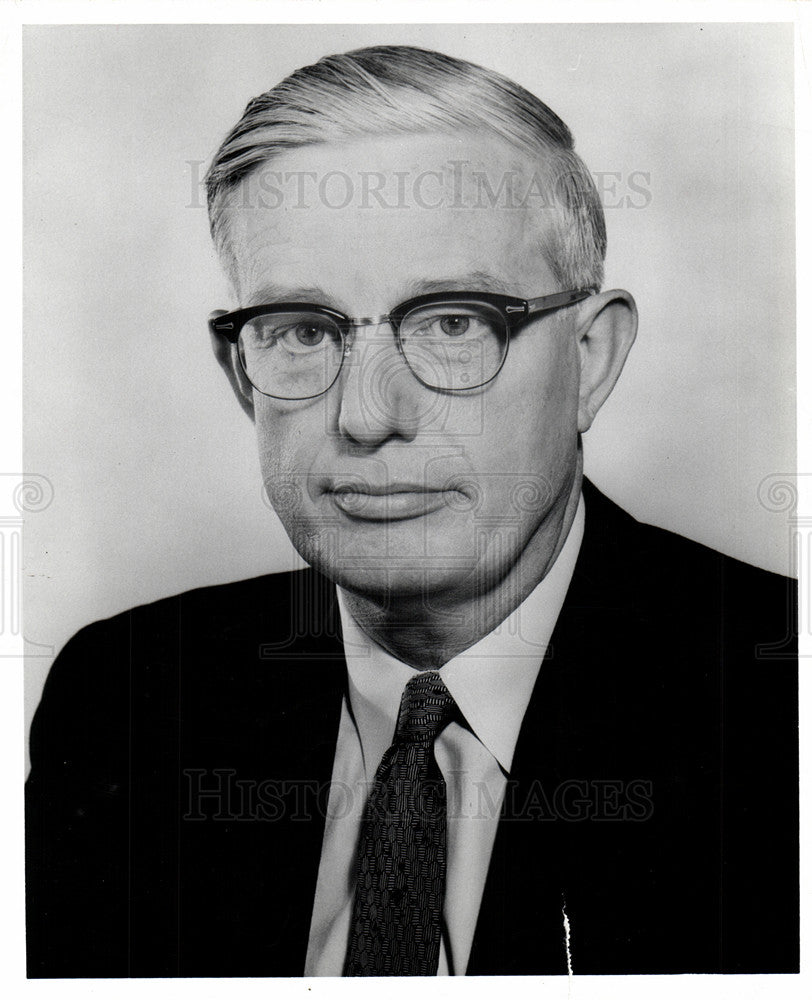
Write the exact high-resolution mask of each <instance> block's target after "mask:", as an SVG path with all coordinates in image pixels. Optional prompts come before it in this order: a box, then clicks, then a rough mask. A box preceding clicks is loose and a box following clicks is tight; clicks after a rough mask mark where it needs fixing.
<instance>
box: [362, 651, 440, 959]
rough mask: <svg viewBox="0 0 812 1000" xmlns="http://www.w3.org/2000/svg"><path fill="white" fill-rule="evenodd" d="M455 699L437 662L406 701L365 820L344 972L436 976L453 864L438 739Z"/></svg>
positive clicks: (410, 689)
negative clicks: (450, 864) (449, 858)
mask: <svg viewBox="0 0 812 1000" xmlns="http://www.w3.org/2000/svg"><path fill="white" fill-rule="evenodd" d="M454 707H455V705H454V699H453V698H452V697H451V695H450V694H449V692H448V690H447V688H446V686H445V684H443V682H442V680H441V678H440V675H439V674H438V673H437V671H435V670H430V671H425V672H423V673H419V674H416V675H415V676H414V677H413V678H412V679H411V680H410V681H409V683H408V684H407V685H406V688H405V690H404V692H403V697H402V699H401V703H400V714H399V717H398V724H397V729H396V731H395V742H394V743H393V744H392V746H391V747H389V749H388V750H387V751H386V753H385V754H384V755H383V759H382V761H381V764H380V767H379V768H378V770H377V773H376V775H375V783H374V786H373V789H372V792H371V793H370V796H369V799H368V801H367V805H366V809H365V812H364V818H363V820H362V823H361V840H360V845H359V852H358V865H357V869H356V873H357V882H356V888H355V901H354V905H353V918H352V924H351V930H350V943H349V948H348V950H347V959H346V962H345V965H344V975H345V976H433V975H436V974H437V963H438V961H439V955H440V920H441V916H442V910H443V897H444V894H445V872H446V787H445V781H444V780H443V776H442V774H441V773H440V769H439V768H438V766H437V761H436V760H435V759H434V740H435V737H436V736H437V734H438V733H439V732H440V731H441V730H442V729H443V728H444V727H445V726H446V725H447V724H448V723H449V721H450V720H451V714H452V711H453V710H454Z"/></svg>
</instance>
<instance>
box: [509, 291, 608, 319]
mask: <svg viewBox="0 0 812 1000" xmlns="http://www.w3.org/2000/svg"><path fill="white" fill-rule="evenodd" d="M594 294H595V293H594V292H592V291H590V290H589V289H585V288H582V289H577V290H575V291H570V292H555V293H554V294H553V295H542V296H541V298H538V299H528V300H527V313H526V315H528V316H530V315H532V314H533V313H537V312H544V311H546V310H548V309H560V308H562V306H570V305H573V304H574V303H575V302H582V301H583V300H584V299H588V298H589V296H590V295H594ZM508 311H509V312H513V309H512V308H511V307H510V306H508Z"/></svg>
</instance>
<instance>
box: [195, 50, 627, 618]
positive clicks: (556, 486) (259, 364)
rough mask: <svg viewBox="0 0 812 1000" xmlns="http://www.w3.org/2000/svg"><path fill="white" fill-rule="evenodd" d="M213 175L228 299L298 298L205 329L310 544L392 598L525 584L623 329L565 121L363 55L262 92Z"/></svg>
mask: <svg viewBox="0 0 812 1000" xmlns="http://www.w3.org/2000/svg"><path fill="white" fill-rule="evenodd" d="M207 181H208V190H209V208H210V216H211V223H212V232H213V236H214V239H215V243H216V245H217V247H218V249H219V251H220V253H221V255H222V259H223V262H224V265H225V267H226V269H227V271H228V274H229V276H230V278H231V282H232V287H233V289H234V293H235V296H236V298H237V302H238V305H239V306H240V307H242V308H245V307H252V306H261V305H269V306H274V307H275V308H276V309H277V311H278V310H279V303H285V304H290V305H286V306H285V309H284V313H285V316H284V320H285V322H286V323H287V325H284V323H283V324H282V325H280V324H279V323H277V322H276V320H274V322H275V323H276V325H275V326H274V325H272V324H270V323H268V322H265V319H266V318H263V320H262V322H254V321H253V320H252V321H251V323H249V324H248V326H247V327H245V328H244V329H245V330H248V329H250V330H251V331H252V338H253V339H252V341H251V343H250V344H249V343H248V342H247V340H246V337H245V335H244V334H241V335H240V337H239V338H237V340H236V342H234V343H232V342H231V341H230V340H229V339H228V338H227V337H223V336H220V335H215V337H214V342H215V351H216V353H217V355H218V358H219V360H220V362H221V364H222V365H223V367H224V369H225V370H226V373H227V374H228V377H229V379H230V381H231V384H232V386H233V388H234V390H235V392H236V393H237V396H238V399H239V400H240V402H241V404H242V405H243V407H244V409H245V410H246V411H247V412H248V413H249V414H250V415H251V416H252V417H253V419H254V420H255V422H256V426H257V434H258V439H259V449H260V459H261V464H262V471H263V477H264V481H265V486H266V489H267V491H268V495H269V497H270V499H271V501H272V503H273V505H274V507H275V508H276V510H277V511H278V513H279V515H280V517H281V519H282V521H283V523H284V524H285V527H286V528H287V530H288V533H289V534H290V536H291V538H292V540H293V542H294V544H295V545H296V547H297V548H298V550H299V552H300V553H301V554H302V555H303V557H304V558H305V559H306V560H308V561H309V562H310V563H311V564H313V565H315V566H316V567H317V568H319V569H321V570H323V571H324V572H326V573H327V574H328V575H329V576H331V577H332V578H333V579H335V580H336V581H337V582H339V583H340V584H342V585H344V586H345V587H347V588H348V589H349V590H351V591H355V592H356V593H363V594H366V595H367V596H369V597H371V598H373V599H381V600H383V599H384V596H386V597H388V598H389V599H392V598H394V599H398V598H400V599H403V600H405V599H406V598H407V597H409V596H412V597H417V596H418V595H423V594H429V595H431V596H432V599H433V601H434V602H435V603H436V602H439V603H442V601H443V599H444V596H447V597H448V602H449V603H453V601H452V599H451V595H453V597H454V600H459V599H464V598H465V597H466V596H470V597H472V598H475V597H477V596H478V595H480V594H482V593H485V592H487V591H489V590H491V589H493V588H494V587H498V586H500V585H501V584H502V583H503V582H504V581H505V580H506V579H509V578H511V576H515V573H516V570H517V567H518V566H519V565H520V564H521V566H522V567H523V574H524V579H523V582H522V583H521V584H520V585H519V587H520V590H522V591H524V590H526V586H527V583H528V581H530V582H537V580H538V579H540V578H541V576H543V574H544V572H545V571H546V568H547V566H548V565H549V563H550V561H551V559H552V558H553V557H554V556H555V554H557V551H558V549H559V548H560V545H561V543H562V541H563V538H562V533H563V531H564V528H565V527H568V525H569V522H570V521H571V517H572V514H573V512H574V501H575V498H576V497H577V486H578V483H579V477H580V449H579V434H580V433H581V432H583V431H585V430H586V429H588V427H589V425H590V424H591V421H592V419H593V418H594V416H595V413H596V412H597V410H598V408H599V407H600V405H601V404H602V403H603V401H604V399H605V398H606V396H607V395H608V394H609V392H610V391H611V388H612V386H613V385H614V382H615V380H616V379H617V377H618V375H619V373H620V370H621V367H622V364H623V361H624V359H625V356H626V353H627V351H628V348H629V347H630V346H631V342H632V340H633V337H634V329H635V317H634V305H633V303H632V302H631V299H630V298H629V297H628V296H627V295H625V293H616V292H613V293H603V294H601V293H599V289H600V284H601V280H602V265H603V255H604V251H605V230H604V222H603V213H602V209H601V206H600V202H599V198H598V194H597V192H596V190H595V188H594V185H593V183H592V180H591V177H590V175H589V173H588V172H587V170H586V168H585V167H584V165H583V163H582V162H581V161H580V159H579V158H578V157H577V156H576V154H575V153H574V151H573V148H572V138H571V136H570V133H569V131H568V129H567V128H566V126H565V125H564V124H563V122H561V121H560V119H558V118H557V117H556V116H555V115H554V114H553V112H551V111H550V110H549V108H547V107H546V106H545V105H544V104H542V103H541V102H540V101H538V100H537V99H536V98H534V97H533V96H532V95H530V94H529V93H527V92H526V91H524V90H523V89H522V88H520V87H518V86H517V85H516V84H513V83H512V82H510V81H509V80H507V79H505V78H504V77H501V76H499V75H497V74H495V73H491V72H490V71H487V70H484V69H481V68H479V67H476V66H473V65H471V64H468V63H463V62H460V61H458V60H454V59H450V58H449V57H447V56H443V55H440V54H437V53H431V52H423V51H421V50H417V49H410V48H401V47H391V48H375V49H365V50H361V51H359V52H356V53H348V54H346V55H340V56H332V57H329V58H327V59H324V60H321V61H320V62H319V63H317V64H315V65H314V66H311V67H306V68H305V69H302V70H299V71H297V72H296V73H294V74H293V75H292V76H291V77H289V78H288V79H287V80H285V81H283V82H282V83H281V84H279V85H278V86H277V87H275V88H274V89H273V90H271V91H269V92H268V93H267V94H264V95H262V96H261V97H259V98H257V99H255V100H254V101H252V102H251V103H250V104H249V105H248V108H247V109H246V112H245V114H244V115H243V118H242V119H241V121H240V122H239V123H238V124H237V125H236V126H235V128H234V129H233V130H232V132H231V133H230V134H229V136H228V137H227V138H226V140H225V141H224V143H223V145H222V147H221V148H220V150H219V152H218V153H217V155H216V156H215V159H214V162H213V163H212V166H211V168H210V171H209V175H208V179H207ZM577 290H583V291H586V290H588V291H590V292H592V293H594V294H592V295H590V296H589V297H586V298H584V299H583V300H582V301H580V302H578V303H577V304H574V305H570V306H567V307H565V308H563V309H560V310H558V311H553V312H540V313H538V315H534V316H532V317H529V318H527V317H524V318H523V321H522V322H515V314H516V313H517V312H518V310H519V306H518V305H516V304H515V303H514V304H513V305H510V304H508V305H507V306H505V305H504V303H503V304H502V309H503V311H502V317H501V319H500V317H499V316H497V315H496V314H495V313H494V315H493V320H492V322H491V320H490V318H489V317H490V314H489V313H488V312H487V311H486V312H485V313H484V314H483V313H482V312H481V311H479V312H477V311H473V312H472V311H470V310H469V304H468V298H464V297H459V296H458V297H457V299H456V300H455V301H454V302H453V303H452V304H451V305H448V306H445V305H443V304H442V303H441V308H440V312H439V314H438V315H434V313H429V314H428V316H429V320H428V321H425V322H424V321H423V318H424V316H425V315H426V314H425V313H424V312H420V311H419V310H417V311H416V312H415V311H413V312H412V313H411V314H410V321H411V322H406V323H405V324H402V323H400V320H399V317H398V316H396V317H394V318H393V319H391V320H390V319H387V318H386V317H390V316H391V315H392V313H393V312H396V311H397V307H398V306H399V305H400V304H401V303H403V302H404V301H413V300H414V299H415V297H420V296H425V295H431V294H435V295H439V294H440V293H449V294H451V295H452V297H453V295H454V293H466V295H467V296H468V297H470V296H473V295H476V294H477V293H483V294H484V295H485V296H490V297H491V298H493V297H495V296H498V295H502V296H507V297H509V298H510V301H512V300H514V299H515V300H520V301H525V300H532V299H537V298H539V297H543V296H547V295H551V294H553V293H556V292H561V291H577ZM507 301H508V300H507V299H505V302H507ZM294 304H296V305H298V304H301V305H302V306H303V307H304V306H307V307H319V310H320V311H319V312H315V311H313V309H312V308H311V309H310V311H309V312H303V315H304V317H305V318H304V321H303V319H302V316H297V315H294V313H295V310H294V309H293V308H292V306H293V305H294ZM478 308H479V307H478ZM510 309H513V310H514V314H513V315H511V313H510V311H509V310H510ZM436 311H437V310H436V309H435V312H436ZM333 313H334V314H336V315H337V316H339V317H343V318H344V319H343V320H342V319H340V318H339V319H338V320H336V321H335V322H334V321H333V320H331V319H330V316H331V315H332V314H333ZM415 316H417V319H414V317H415ZM291 317H293V320H295V322H293V320H291ZM345 321H346V322H345ZM502 322H504V324H505V325H504V327H501V326H500V323H502ZM263 323H264V324H265V325H263ZM325 324H326V325H325ZM508 324H509V328H508ZM486 327H487V328H488V329H487V336H488V338H491V339H492V340H493V342H494V343H497V342H498V344H499V345H501V350H502V353H503V354H504V352H505V351H506V352H507V357H506V358H502V360H503V363H502V364H501V368H499V369H498V370H494V367H495V361H494V359H496V360H499V359H498V358H496V355H495V354H494V355H493V358H491V356H490V355H489V354H488V352H487V351H486V350H485V349H484V347H483V344H484V343H485V341H484V340H483V337H484V332H483V333H482V336H480V332H482V331H485V330H486ZM258 329H259V333H257V330H258ZM268 331H271V332H270V333H268ZM282 337H284V338H285V339H282ZM440 341H442V343H440ZM490 342H491V341H490V340H489V341H488V343H490ZM326 345H332V346H331V347H330V349H329V350H327V346H326ZM494 350H496V348H494ZM486 356H487V358H489V359H490V360H483V359H484V358H486ZM415 357H417V361H416V362H415ZM305 358H311V360H310V361H307V362H305V361H304V360H303V359H305ZM313 359H315V360H313ZM426 359H428V368H429V371H428V373H426V370H425V368H424V369H421V367H420V365H421V362H422V361H426ZM305 363H307V364H309V365H310V368H309V369H307V371H313V370H315V369H314V368H313V365H315V366H316V368H319V366H321V368H320V371H321V372H322V374H323V375H324V378H323V379H322V381H321V382H318V380H316V382H313V381H312V379H311V380H310V381H306V380H303V379H302V377H301V375H300V374H297V372H298V373H301V371H303V370H304V369H303V368H302V366H303V364H305ZM489 365H490V366H491V367H488V366H489ZM454 366H456V368H455V370H456V371H458V376H459V378H460V379H461V381H455V378H457V376H453V377H452V376H451V375H450V374H449V373H450V371H451V369H452V368H454ZM486 369H487V370H486ZM325 372H326V374H324V373H325ZM269 373H270V374H269ZM249 376H250V378H249ZM308 378H310V376H308ZM466 379H467V380H468V382H469V383H470V386H469V385H465V384H464V382H465V380H466ZM480 383H484V384H480ZM305 385H306V386H307V387H306V388H302V387H303V386H305ZM325 386H328V387H327V388H326V389H325ZM302 396H306V397H307V398H291V397H302Z"/></svg>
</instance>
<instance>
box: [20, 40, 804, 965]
mask: <svg viewBox="0 0 812 1000" xmlns="http://www.w3.org/2000/svg"><path fill="white" fill-rule="evenodd" d="M207 181H208V191H209V208H210V215H211V224H212V233H213V236H214V239H215V243H216V245H217V248H218V251H219V253H220V255H221V258H222V261H223V264H224V266H225V268H226V270H227V273H228V275H229V278H230V281H231V285H232V288H233V295H234V305H235V307H236V308H234V309H232V310H231V311H228V312H225V311H222V310H218V311H217V312H216V313H214V314H213V315H212V318H211V320H210V331H211V337H212V342H213V345H214V351H215V354H216V356H217V359H218V361H219V362H220V364H221V366H222V368H223V370H224V371H225V374H226V376H227V378H228V380H229V382H230V384H231V387H232V389H233V391H234V393H235V395H236V397H237V399H238V401H239V403H240V405H241V406H242V407H243V409H244V410H245V411H246V413H248V414H249V416H250V417H251V419H252V420H253V421H254V424H255V426H256V432H257V439H258V444H259V455H260V462H261V468H262V475H263V481H264V484H265V488H266V490H267V493H268V496H269V498H270V500H271V502H272V504H273V506H274V508H275V510H276V511H277V513H278V514H279V517H280V518H281V520H282V522H283V524H284V526H285V528H286V529H287V532H288V534H289V535H290V538H291V540H292V541H293V544H294V545H295V546H296V548H297V550H298V551H299V553H300V554H301V555H302V556H303V558H304V559H305V560H306V562H307V563H308V564H309V567H310V568H309V569H306V570H303V571H298V572H295V573H290V574H279V575H277V576H272V577H264V578H260V579H256V580H248V581H245V582H242V583H236V584H230V585H227V586H223V587H216V588H207V589H204V590H198V591H193V592H190V593H187V594H183V595H180V596H176V597H172V598H168V599H166V600H163V601H160V602H158V603H156V604H153V605H150V606H148V607H142V608H136V609H134V610H132V611H130V612H128V613H126V614H124V615H120V616H117V617H116V618H113V619H111V620H109V621H106V622H100V623H96V624H95V625H92V626H90V627H89V628H87V629H85V630H83V631H82V632H81V633H79V635H78V636H76V637H75V638H74V639H73V640H72V641H71V642H70V643H69V644H68V646H67V647H66V649H65V650H64V651H63V653H62V654H61V656H60V658H59V659H58V661H57V663H56V664H55V665H54V668H53V670H52V673H51V676H50V677H49V680H48V683H47V686H46V690H45V694H44V696H43V700H42V703H41V706H40V709H39V711H38V713H37V717H36V719H35V723H34V727H33V730H32V737H31V754H32V762H33V766H32V773H31V777H30V779H29V783H28V794H29V798H28V884H29V904H28V906H29V931H28V940H29V972H30V975H32V976H128V975H132V976H141V975H146V976H296V975H326V976H340V975H348V976H355V975H435V974H438V973H439V974H455V975H462V974H469V975H471V974H556V973H566V972H567V971H575V972H579V973H590V974H594V973H663V972H790V971H793V970H797V968H798V941H797V938H798V931H797V919H798V913H797V908H798V900H797V804H796V797H797V770H796V756H795V754H796V742H795V741H796V735H797V734H796V731H795V718H796V716H795V712H796V708H795V691H796V685H795V673H794V663H793V660H792V658H791V657H792V650H793V610H792V609H793V605H792V590H791V587H790V585H789V583H788V581H785V580H783V579H781V578H778V577H774V576H772V575H770V574H768V573H765V572H763V571H761V570H758V569H754V568H752V567H749V566H746V565H743V564H741V563H738V562H736V561H735V560H732V559H730V558H727V557H725V556H723V555H720V554H719V553H717V552H714V551H711V550H709V549H706V548H703V547H701V546H699V545H697V544H695V543H692V542H689V541H687V540H685V539H682V538H679V537H677V536H675V535H672V534H669V533H668V532H665V531H662V530H659V529H655V528H651V527H647V526H644V525H642V524H639V523H637V522H636V521H634V520H633V519H632V518H631V517H630V516H629V515H627V514H625V513H624V512H623V511H621V510H620V509H618V508H617V507H616V506H615V505H614V504H613V503H612V502H611V501H609V500H608V499H607V498H606V497H604V496H602V495H601V493H600V492H599V491H598V490H597V489H596V488H595V487H594V486H592V485H591V484H590V483H589V482H588V481H586V480H585V479H584V478H583V475H582V452H581V435H582V434H583V433H584V432H585V431H587V430H588V429H589V427H590V425H591V423H592V421H593V420H594V418H595V415H596V414H597V412H598V410H599V409H600V407H601V405H602V404H603V402H604V401H605V399H606V398H607V396H608V395H609V393H610V392H611V390H612V388H613V386H614V384H615V382H616V380H617V378H618V376H619V375H620V372H621V369H622V367H623V364H624V361H625V358H626V356H627V354H628V351H629V349H630V348H631V346H632V343H633V341H634V337H635V332H636V310H635V305H634V302H633V300H632V298H631V296H630V295H629V294H628V293H627V292H624V291H617V290H615V291H601V282H602V262H603V256H604V250H605V243H606V240H605V229H604V220H603V215H602V210H601V205H600V201H599V198H598V195H597V192H596V190H595V188H594V185H593V183H592V180H591V178H590V175H589V173H588V171H587V170H586V168H585V166H584V164H583V163H582V162H581V160H580V159H579V158H578V156H577V155H576V154H575V153H574V151H573V143H572V138H571V136H570V133H569V131H568V129H567V127H566V126H565V125H564V123H563V122H562V121H561V120H560V119H559V118H558V117H557V116H556V115H555V114H554V113H553V112H552V111H551V110H550V109H549V108H547V107H546V106H545V105H544V104H542V103H541V102H540V101H539V100H538V99H536V98H535V97H533V96H532V95H531V94H529V93H527V92H526V91H524V90H523V89H522V88H521V87H519V86H517V85H516V84H514V83H512V82H511V81H509V80H507V79H506V78H504V77H502V76H499V75H497V74H495V73H492V72H490V71H488V70H485V69H482V68H480V67H477V66H473V65H471V64H468V63H464V62H461V61H459V60H456V59H451V58H449V57H447V56H444V55H440V54H438V53H433V52H426V51H422V50H418V49H412V48H404V47H381V48H372V49H365V50H361V51H358V52H352V53H348V54H345V55H340V56H332V57H329V58H325V59H322V60H321V61H320V62H318V63H316V64H315V65H314V66H309V67H306V68H304V69H301V70H299V71H298V72H296V73H294V74H293V75H292V76H291V77H289V78H288V79H286V80H284V81H283V82H282V83H280V84H279V85H278V86H277V87H275V88H273V89H272V90H270V91H269V92H268V93H266V94H263V95H262V96H260V97H258V98H256V99H255V100H253V101H252V102H251V103H250V104H249V105H248V107H247V108H246V111H245V113H244V115H243V117H242V118H241V120H240V121H239V122H238V124H237V125H236V126H235V127H234V129H233V130H232V131H231V133H230V134H229V135H228V136H227V138H226V139H225V141H224V142H223V144H222V146H221V148H220V149H219V151H218V152H217V154H216V156H215V157H214V161H213V163H212V165H211V168H210V170H209V174H208V178H207Z"/></svg>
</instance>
